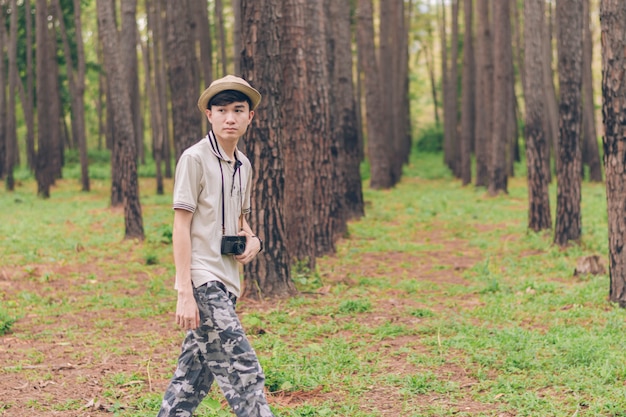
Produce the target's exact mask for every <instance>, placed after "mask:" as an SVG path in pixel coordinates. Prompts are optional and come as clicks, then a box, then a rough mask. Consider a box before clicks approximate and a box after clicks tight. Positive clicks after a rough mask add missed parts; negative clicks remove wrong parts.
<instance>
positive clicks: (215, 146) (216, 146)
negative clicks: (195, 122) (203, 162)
mask: <svg viewBox="0 0 626 417" xmlns="http://www.w3.org/2000/svg"><path fill="white" fill-rule="evenodd" d="M206 139H207V140H208V141H209V148H211V152H213V154H214V155H215V156H217V157H218V158H219V159H221V160H223V161H226V162H232V159H230V158H229V157H228V156H226V152H225V151H224V148H222V145H220V143H219V141H218V140H217V138H216V137H215V133H213V131H212V130H211V131H210V132H209V134H208V135H207V136H206ZM238 152H239V150H238V149H235V156H237V153H238Z"/></svg>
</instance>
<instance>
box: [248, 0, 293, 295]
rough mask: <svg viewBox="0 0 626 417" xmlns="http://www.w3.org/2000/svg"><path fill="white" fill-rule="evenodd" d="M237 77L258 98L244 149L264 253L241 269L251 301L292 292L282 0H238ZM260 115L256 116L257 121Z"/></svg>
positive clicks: (253, 223)
mask: <svg viewBox="0 0 626 417" xmlns="http://www.w3.org/2000/svg"><path fill="white" fill-rule="evenodd" d="M241 5H242V8H241V10H242V23H243V25H244V26H245V27H246V28H248V30H246V31H244V33H243V34H242V42H243V51H242V61H241V70H242V75H243V77H244V78H245V79H247V80H248V81H249V82H250V83H251V84H252V85H253V86H254V87H256V88H258V90H259V92H260V93H261V94H262V96H263V100H262V102H261V104H260V106H259V107H258V108H257V114H258V115H259V116H257V117H255V119H254V121H253V123H252V124H251V126H250V127H249V129H248V133H247V135H246V140H245V145H246V146H245V151H246V154H247V156H248V157H249V158H250V161H251V162H252V166H253V167H254V175H253V180H252V183H253V186H254V188H253V190H252V194H251V199H252V214H251V219H250V226H251V227H252V230H254V231H256V233H257V234H258V235H259V236H261V238H262V239H263V240H264V241H265V242H267V245H266V249H265V250H264V251H263V252H261V253H260V254H259V255H258V256H257V257H256V258H255V259H254V260H253V261H252V262H251V263H249V264H247V265H246V266H244V282H245V288H244V292H243V295H244V296H247V297H252V298H257V299H259V298H264V297H279V296H289V295H292V294H295V292H296V290H295V286H294V284H293V281H292V280H291V267H290V257H289V251H290V248H289V247H288V246H287V243H286V242H287V236H286V231H285V224H284V215H283V214H284V213H283V211H284V207H283V202H284V196H285V195H284V188H283V187H284V181H285V171H284V166H283V164H284V161H285V159H284V145H283V143H282V139H281V138H283V137H284V135H285V134H291V133H292V132H286V131H284V130H283V125H282V114H281V107H282V94H283V91H284V90H283V88H282V87H283V85H284V80H283V77H282V73H283V66H282V62H281V59H282V50H281V44H280V40H281V39H282V37H281V32H282V28H281V25H282V24H283V23H282V22H281V21H280V20H279V16H280V15H281V13H282V0H242V1H241ZM260 115H262V117H260Z"/></svg>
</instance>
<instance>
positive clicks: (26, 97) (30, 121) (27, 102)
mask: <svg viewBox="0 0 626 417" xmlns="http://www.w3.org/2000/svg"><path fill="white" fill-rule="evenodd" d="M24 10H25V13H24V14H25V18H26V91H25V92H24V93H23V96H22V97H21V102H22V108H23V111H24V122H25V124H26V159H27V162H28V167H29V168H30V169H31V170H34V169H35V159H36V153H35V112H34V109H33V106H34V103H33V100H34V98H33V88H34V87H33V22H32V20H33V19H32V13H31V3H30V0H24ZM0 171H2V170H0Z"/></svg>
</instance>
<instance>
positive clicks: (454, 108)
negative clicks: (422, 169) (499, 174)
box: [448, 0, 461, 177]
mask: <svg viewBox="0 0 626 417" xmlns="http://www.w3.org/2000/svg"><path fill="white" fill-rule="evenodd" d="M459 1H461V0H452V46H451V48H450V75H449V76H448V94H449V95H450V99H449V104H450V122H449V123H450V127H449V130H450V150H449V152H450V169H451V170H452V172H453V173H454V175H456V176H457V177H460V175H461V161H460V157H461V155H460V149H459V130H458V112H459V97H458V84H459V70H458V62H459V58H458V57H459Z"/></svg>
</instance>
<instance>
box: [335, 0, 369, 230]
mask: <svg viewBox="0 0 626 417" xmlns="http://www.w3.org/2000/svg"><path fill="white" fill-rule="evenodd" d="M325 7H326V10H327V19H328V24H327V29H326V43H327V52H328V54H327V55H328V62H329V80H330V83H331V86H330V89H329V94H330V99H329V105H330V119H331V126H332V127H331V128H332V136H331V137H332V142H331V143H336V149H335V150H336V153H337V158H338V161H337V163H336V167H335V168H336V171H337V173H336V177H337V178H338V181H337V185H338V186H339V187H340V188H339V189H338V190H337V193H338V199H339V206H338V211H339V212H338V213H334V214H332V217H333V218H336V219H340V220H339V224H338V225H337V227H336V229H335V233H336V234H344V233H345V232H346V230H347V223H346V222H347V221H348V220H351V219H357V218H359V217H361V216H363V214H364V209H363V191H362V180H361V172H360V162H361V154H362V147H363V145H362V143H361V142H360V140H359V134H358V129H359V124H358V121H357V113H356V103H355V100H354V96H355V92H354V85H353V81H352V66H353V63H352V49H351V48H352V44H351V40H352V38H351V30H350V5H349V4H348V2H338V1H335V0H325Z"/></svg>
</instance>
